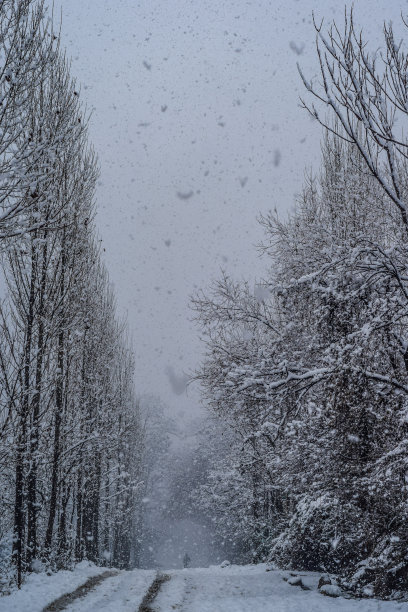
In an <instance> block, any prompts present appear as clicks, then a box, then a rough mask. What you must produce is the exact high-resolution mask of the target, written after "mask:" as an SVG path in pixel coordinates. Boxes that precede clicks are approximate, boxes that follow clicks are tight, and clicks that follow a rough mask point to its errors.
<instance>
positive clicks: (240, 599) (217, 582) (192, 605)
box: [152, 565, 408, 612]
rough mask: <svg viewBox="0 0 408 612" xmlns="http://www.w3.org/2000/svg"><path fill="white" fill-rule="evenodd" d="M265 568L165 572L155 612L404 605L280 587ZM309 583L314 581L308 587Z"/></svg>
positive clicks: (371, 611)
mask: <svg viewBox="0 0 408 612" xmlns="http://www.w3.org/2000/svg"><path fill="white" fill-rule="evenodd" d="M265 570H266V566H265V565H256V566H254V565H252V566H251V565H250V566H242V567H240V566H230V567H225V568H222V569H221V568H220V567H210V568H208V569H188V570H178V571H171V572H169V574H170V576H171V579H170V580H169V581H168V582H165V583H164V584H163V585H162V588H161V590H160V593H159V594H158V596H157V598H156V600H155V601H154V603H153V605H152V610H154V611H155V612H172V611H173V610H177V612H336V611H339V612H357V611H358V612H391V611H393V612H394V611H396V610H401V611H405V612H407V611H408V603H394V602H379V601H374V600H360V601H355V600H354V601H352V600H346V599H344V598H340V597H339V598H336V599H334V598H331V597H326V596H324V595H321V594H320V593H318V592H316V591H313V590H310V591H304V590H302V589H301V588H300V587H297V586H291V585H289V584H288V583H287V582H284V580H283V579H282V576H283V575H284V573H283V572H279V571H271V572H266V571H265ZM311 582H312V581H311Z"/></svg>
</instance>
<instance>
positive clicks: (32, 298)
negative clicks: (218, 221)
mask: <svg viewBox="0 0 408 612" xmlns="http://www.w3.org/2000/svg"><path fill="white" fill-rule="evenodd" d="M47 15H48V13H47V11H46V10H45V3H44V1H43V0H2V1H1V2H0V268H1V270H0V282H1V291H0V592H4V593H5V594H8V593H9V591H10V589H13V588H14V586H17V587H21V585H22V584H23V583H24V581H25V579H26V578H27V576H28V575H29V574H31V573H33V572H35V573H41V572H50V573H51V572H57V571H59V570H63V569H71V568H73V567H74V566H75V564H77V563H79V562H81V561H83V560H84V559H86V560H89V561H91V562H93V563H95V564H96V565H98V566H104V567H113V568H118V569H120V570H123V569H126V570H128V569H133V568H138V567H140V566H141V565H143V563H142V561H141V549H142V544H143V541H144V540H145V541H148V542H150V543H154V542H155V538H156V540H157V537H156V535H155V533H154V529H155V527H154V525H153V526H152V525H150V526H149V530H150V531H149V533H147V524H148V521H146V504H147V503H148V501H149V499H148V495H150V494H151V493H152V489H154V488H155V487H156V489H157V490H158V489H160V487H161V488H162V489H163V490H165V492H164V493H163V491H161V492H159V494H160V495H163V500H164V501H163V500H162V502H163V503H162V506H160V508H159V509H157V508H156V510H155V512H156V513H157V516H156V515H155V516H156V519H155V520H156V528H157V525H158V524H160V523H163V521H165V520H167V519H169V518H170V519H171V520H173V521H174V520H176V519H177V520H187V519H189V518H191V517H192V516H193V517H196V519H197V520H198V521H199V522H200V523H201V524H202V525H204V526H206V528H207V529H208V532H213V533H214V542H215V543H214V542H213V544H214V546H216V547H217V549H219V550H222V553H223V554H225V556H228V558H229V560H230V561H231V562H233V563H237V564H249V563H251V564H257V563H262V562H268V563H269V564H271V566H273V567H276V568H282V569H293V570H304V571H315V572H324V573H328V574H330V575H334V576H336V577H337V579H338V580H339V583H340V584H341V586H342V588H343V589H344V590H345V591H347V592H348V593H351V594H353V596H356V595H357V596H359V597H367V598H369V597H377V598H382V599H398V598H400V597H402V596H403V594H405V595H406V594H407V593H408V556H407V550H408V529H407V523H408V246H407V245H408V242H407V238H408V144H407V140H406V129H407V127H408V122H407V117H408V52H407V51H406V49H405V46H404V44H403V43H402V42H399V41H397V40H396V38H395V36H394V33H393V28H392V26H391V25H385V26H384V30H383V35H384V38H383V41H382V45H383V47H382V51H381V52H377V53H375V52H373V51H370V49H371V48H372V47H374V45H371V41H369V42H370V45H367V44H366V40H365V38H364V35H363V33H361V32H360V30H359V29H358V27H357V25H355V23H354V17H353V12H352V11H350V12H346V13H345V21H344V24H343V25H342V26H341V27H340V26H337V25H336V24H333V25H332V26H331V27H328V28H326V26H325V25H324V24H320V23H317V22H315V24H314V27H315V32H314V33H315V35H316V42H317V46H316V59H317V64H318V67H319V71H320V72H319V76H318V77H317V78H315V79H314V80H308V76H307V75H306V74H304V73H303V71H302V69H301V67H299V73H300V76H299V78H300V80H301V82H303V86H304V98H303V99H302V102H301V104H302V106H303V112H304V113H305V117H306V116H307V114H309V115H310V116H312V118H313V120H314V122H315V129H320V130H321V131H322V141H321V162H320V167H319V168H318V169H317V170H315V171H314V172H307V173H306V175H305V181H304V186H303V190H302V193H301V194H300V195H299V197H298V200H297V202H296V205H295V207H294V209H293V211H292V212H291V213H290V214H289V215H287V216H285V217H282V215H280V214H278V213H277V212H276V211H271V212H270V213H269V214H266V215H262V216H261V217H260V219H259V221H260V223H261V225H262V227H263V231H264V239H263V243H262V244H261V245H259V251H260V253H261V255H262V259H261V262H262V264H260V267H261V268H262V270H263V273H262V279H261V280H259V281H257V282H256V284H255V287H254V286H253V284H252V283H251V282H250V281H248V282H245V281H240V280H234V278H233V276H232V275H231V274H229V273H228V272H227V271H226V272H224V273H223V274H222V275H221V277H220V278H219V279H218V280H215V281H214V282H213V284H212V285H211V286H209V287H208V288H204V289H202V290H199V291H198V292H196V293H195V294H194V296H193V298H192V303H191V306H192V311H193V316H194V317H195V320H196V324H197V333H198V334H200V337H201V338H202V339H203V341H204V357H203V359H202V362H201V364H200V365H199V367H198V369H197V370H196V371H195V372H194V373H193V374H192V375H191V384H197V383H198V384H199V385H200V388H201V393H202V403H203V405H204V407H205V411H206V412H205V417H204V418H203V419H201V420H200V421H198V420H197V426H198V429H199V430H200V431H199V433H198V434H197V439H196V447H195V448H194V449H193V450H192V451H191V452H190V454H188V455H187V456H186V457H184V459H182V460H181V459H180V460H177V461H176V460H175V458H176V455H177V453H176V452H175V451H174V449H173V450H172V448H171V443H170V442H169V440H170V437H171V435H172V434H174V431H175V426H174V423H172V422H171V419H167V418H165V417H164V416H163V415H164V412H165V409H163V408H162V407H161V406H160V402H159V401H156V400H154V399H152V400H151V401H150V402H143V401H141V398H140V396H139V394H138V392H137V388H136V385H135V355H134V350H135V349H134V346H136V347H137V341H136V343H134V342H133V339H132V333H131V330H130V329H129V326H128V324H127V322H126V320H125V319H124V318H123V317H122V316H121V315H119V314H118V308H117V305H116V298H115V292H114V288H113V285H112V283H111V281H110V278H109V274H108V271H107V267H106V265H105V262H104V256H103V246H102V244H101V239H100V237H99V234H98V230H97V223H96V221H95V215H96V210H97V207H96V201H95V200H96V198H95V187H96V181H97V179H98V175H99V167H98V158H97V155H96V153H95V151H94V149H93V147H92V145H91V144H90V141H89V136H88V131H89V130H88V127H89V122H90V120H91V117H90V113H89V112H88V110H87V108H86V106H85V105H84V103H83V102H82V101H81V100H82V97H83V96H82V93H81V89H80V86H79V84H78V83H77V82H76V80H75V78H74V77H73V76H72V75H71V66H70V61H69V59H68V57H67V55H66V52H65V50H64V48H63V47H62V45H61V41H60V35H59V32H58V30H56V29H55V24H54V25H53V22H52V20H50V19H49V17H48V16H47ZM149 70H150V68H149ZM114 205H115V204H114V203H112V206H113V207H114ZM247 247H248V248H249V246H248V245H246V246H245V248H247ZM152 477H153V479H154V481H155V482H154V483H153V482H152ZM151 563H152V564H153V563H154V561H151Z"/></svg>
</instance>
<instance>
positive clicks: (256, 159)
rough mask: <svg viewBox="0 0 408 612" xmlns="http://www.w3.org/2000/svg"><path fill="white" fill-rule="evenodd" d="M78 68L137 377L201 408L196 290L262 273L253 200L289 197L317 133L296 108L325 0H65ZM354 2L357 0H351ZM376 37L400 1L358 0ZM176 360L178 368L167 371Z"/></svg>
mask: <svg viewBox="0 0 408 612" xmlns="http://www.w3.org/2000/svg"><path fill="white" fill-rule="evenodd" d="M54 4H55V14H56V18H57V19H59V16H60V11H62V35H63V43H64V44H65V45H66V48H67V54H68V56H70V57H72V73H73V75H74V76H76V77H77V78H78V80H79V82H80V83H81V85H82V94H81V96H82V100H83V102H84V103H85V104H87V106H88V107H89V108H92V109H93V117H92V121H91V126H90V137H91V140H92V142H93V144H94V146H95V148H96V151H97V153H98V155H99V159H100V166H101V176H100V181H99V184H98V192H97V199H98V215H97V226H98V231H99V232H100V234H101V237H102V239H103V244H104V248H105V253H104V257H105V262H106V265H107V267H108V270H109V273H110V277H111V280H112V281H113V283H114V285H115V290H116V295H117V300H118V309H119V312H120V313H125V312H126V313H127V317H128V321H129V327H130V329H131V332H132V334H133V338H134V348H135V355H136V367H137V376H136V385H137V389H138V391H139V392H140V393H153V394H157V395H160V396H161V398H162V400H163V401H164V402H165V403H166V404H167V405H169V407H170V409H171V411H172V412H173V413H175V414H176V413H178V414H180V412H181V413H188V412H189V411H190V410H191V411H192V412H193V413H196V411H197V405H198V402H199V396H198V393H197V391H195V390H194V389H190V390H189V392H188V394H187V395H186V394H185V393H181V394H179V393H180V392H181V391H182V389H183V380H182V376H183V372H184V373H188V372H189V371H191V370H192V369H194V368H195V367H196V366H197V364H198V362H199V359H200V351H201V350H202V349H201V346H200V343H199V340H198V333H197V330H196V329H195V327H194V325H193V324H192V323H191V322H190V319H191V312H190V311H189V298H190V296H191V294H192V293H194V291H195V290H197V289H198V288H201V287H206V286H208V284H209V282H210V281H211V279H213V278H216V277H217V276H218V275H219V272H220V269H221V268H224V269H225V270H226V271H227V272H229V273H231V274H232V275H234V276H236V277H249V278H251V279H255V277H256V276H258V277H259V276H262V273H263V268H264V263H263V262H262V260H259V259H258V257H257V253H256V250H255V248H254V245H255V244H256V243H257V242H259V241H260V240H261V239H262V232H261V230H260V228H259V226H258V223H257V216H258V215H259V213H261V212H263V213H265V212H267V211H268V210H269V209H271V208H274V207H276V208H277V209H278V210H279V211H281V213H282V214H285V213H286V211H288V210H290V208H291V207H292V206H293V203H294V200H295V194H296V193H297V192H298V191H299V190H300V189H301V185H302V181H303V176H304V169H305V168H310V166H311V165H313V166H314V167H315V168H317V164H318V160H319V141H320V137H321V131H320V128H319V126H318V125H316V123H315V122H313V121H312V120H311V119H310V118H309V117H308V116H307V115H306V113H305V111H302V110H301V109H300V108H299V95H300V93H302V84H301V81H300V78H299V75H298V72H297V69H296V62H300V64H301V65H302V68H303V69H304V71H305V73H306V74H307V75H308V76H313V75H314V74H316V72H317V60H316V56H315V49H314V31H313V27H312V24H311V13H312V11H313V10H314V11H315V13H316V15H317V16H318V17H319V18H320V17H325V19H326V20H331V19H333V18H335V19H337V20H339V21H341V19H342V16H343V11H344V6H343V4H342V3H341V2H337V1H335V2H334V1H333V2H332V1H328V0H299V1H298V0H284V1H282V0H258V1H251V0H228V1H222V0H145V1H136V0H133V1H132V0H56V1H55V3H54ZM348 4H350V3H348ZM355 11H356V20H357V22H358V23H360V24H361V25H362V26H363V28H364V31H365V33H366V36H367V37H368V38H369V39H370V40H371V41H372V46H373V48H374V47H377V46H378V45H379V44H380V34H381V24H382V22H383V21H384V19H386V20H393V21H395V23H398V24H399V23H400V17H399V16H400V13H401V11H403V12H404V13H407V12H408V4H407V2H402V1H399V0H375V1H374V0H360V1H359V0H357V1H356V2H355ZM169 368H170V370H169Z"/></svg>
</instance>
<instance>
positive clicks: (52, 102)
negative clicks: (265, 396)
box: [0, 0, 145, 588]
mask: <svg viewBox="0 0 408 612" xmlns="http://www.w3.org/2000/svg"><path fill="white" fill-rule="evenodd" d="M0 41H1V73H0V105H1V112H0V175H1V179H0V180H1V186H0V206H1V215H0V249H1V268H2V270H1V277H2V281H4V286H5V292H4V293H5V296H4V295H3V300H2V302H1V306H0V338H1V344H0V508H1V511H0V547H1V548H0V551H1V552H0V558H1V581H2V583H3V587H4V588H7V586H8V585H9V584H10V583H12V582H13V581H16V582H17V584H18V585H19V586H20V585H21V582H22V580H23V579H24V576H25V575H26V574H27V573H28V572H31V571H41V569H46V568H47V567H51V568H53V569H60V568H64V567H69V566H70V565H71V564H72V563H73V561H74V560H75V562H78V561H81V560H82V559H84V558H87V559H90V560H92V561H94V562H97V561H98V562H100V563H105V564H113V565H114V566H117V567H127V566H129V564H131V563H133V564H134V563H135V562H136V561H135V559H136V558H137V554H138V552H137V537H138V529H139V522H140V516H139V515H140V512H138V508H140V507H141V499H142V498H143V495H144V489H143V486H144V485H143V483H144V482H145V480H144V469H145V463H144V456H145V450H144V441H145V419H144V417H143V414H142V413H141V411H140V406H139V402H138V399H137V397H136V395H135V389H134V382H133V375H134V363H133V354H132V349H131V346H130V343H129V332H128V330H127V325H126V322H125V321H123V320H121V319H120V318H118V316H117V314H116V305H115V296H114V293H113V289H112V286H111V283H110V281H109V276H108V273H107V271H106V268H105V265H104V263H103V260H102V257H101V246H100V240H99V237H98V234H97V231H96V229H95V224H94V215H95V202H94V190H95V181H96V179H97V177H98V163H97V158H96V155H95V153H94V151H93V149H92V146H91V145H90V144H89V142H88V128H87V125H88V121H89V115H88V114H87V111H86V110H85V108H84V106H83V105H82V104H81V102H80V94H79V86H78V85H77V84H76V82H75V80H74V79H73V78H72V76H71V74H70V66H69V61H68V59H67V57H66V56H65V53H64V51H63V50H62V49H61V47H60V43H59V36H58V32H54V30H53V28H52V25H50V23H49V18H48V17H47V15H46V13H45V8H44V3H43V2H41V1H40V2H32V1H31V0H6V1H4V2H1V6H0Z"/></svg>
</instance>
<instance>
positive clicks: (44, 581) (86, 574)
mask: <svg viewBox="0 0 408 612" xmlns="http://www.w3.org/2000/svg"><path fill="white" fill-rule="evenodd" d="M105 571H106V567H97V566H96V565H93V564H92V563H89V562H88V561H83V562H82V563H79V564H78V565H77V566H76V568H75V570H74V571H72V572H69V571H61V572H58V573H57V574H53V575H52V576H47V574H45V573H39V574H31V575H30V576H28V578H27V580H26V581H25V582H24V584H23V586H22V588H21V590H20V591H14V592H13V593H12V594H11V595H8V596H5V597H0V612H41V610H42V609H43V608H44V607H45V606H46V605H48V604H50V603H51V602H53V601H54V600H55V599H57V598H58V597H61V595H64V594H65V593H71V592H72V591H75V589H76V588H77V587H79V586H80V585H81V584H83V583H84V582H86V581H87V580H88V578H91V577H92V576H98V575H99V574H103V573H104V572H105Z"/></svg>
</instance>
